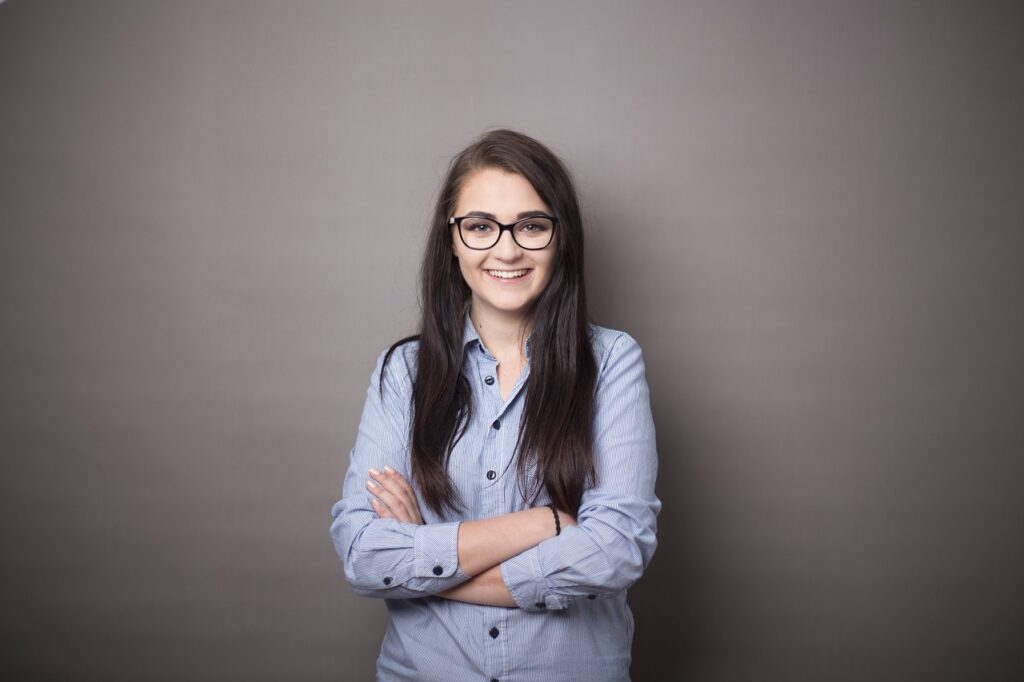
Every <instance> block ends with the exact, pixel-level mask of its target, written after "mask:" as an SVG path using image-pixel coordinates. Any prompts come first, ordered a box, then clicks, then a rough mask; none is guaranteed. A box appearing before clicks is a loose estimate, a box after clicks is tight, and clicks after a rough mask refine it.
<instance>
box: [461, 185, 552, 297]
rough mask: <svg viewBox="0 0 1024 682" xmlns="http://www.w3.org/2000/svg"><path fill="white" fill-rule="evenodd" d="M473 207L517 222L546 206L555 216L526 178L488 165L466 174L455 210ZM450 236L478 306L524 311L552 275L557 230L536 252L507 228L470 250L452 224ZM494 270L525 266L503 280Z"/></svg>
mask: <svg viewBox="0 0 1024 682" xmlns="http://www.w3.org/2000/svg"><path fill="white" fill-rule="evenodd" d="M474 211H484V212H487V213H491V214H493V215H494V217H495V219H496V220H498V221H499V222H501V223H503V224H509V223H513V222H515V221H516V220H518V219H519V214H520V213H523V212H525V211H544V212H545V213H546V214H548V215H554V213H553V212H552V211H551V208H550V207H549V206H548V205H547V204H545V203H544V201H543V200H542V199H541V198H540V196H539V195H538V194H537V192H536V190H534V189H533V185H531V184H530V182H529V181H528V180H527V179H526V178H524V177H523V176H521V175H519V174H517V173H508V172H506V171H503V170H500V169H497V168H484V169H481V170H478V171H476V172H475V173H473V174H471V175H470V176H469V177H468V178H466V182H465V183H464V184H463V187H462V191H461V192H460V193H459V196H458V200H457V201H456V202H455V213H454V215H456V216H464V215H467V214H469V213H473V212H474ZM451 237H452V250H453V252H454V253H455V257H456V258H458V259H459V268H460V269H461V270H462V276H463V277H464V278H465V280H466V284H468V285H469V288H470V289H471V290H472V292H473V309H474V310H478V311H479V310H481V309H482V308H489V309H491V310H492V311H493V312H495V313H499V314H503V315H508V314H525V312H526V311H527V310H528V309H529V306H530V305H531V304H532V303H533V301H534V300H536V298H537V297H538V296H540V294H541V292H542V291H544V287H546V286H547V283H548V281H549V280H550V279H551V268H552V264H553V263H554V257H555V242H556V241H557V239H558V233H557V232H556V233H555V235H554V236H553V237H552V238H551V243H550V244H548V245H547V246H546V247H545V248H543V249H540V250H536V251H535V250H528V249H524V248H521V247H520V246H519V245H518V244H516V243H515V241H514V240H513V239H512V234H511V233H510V232H509V231H508V230H506V231H504V232H503V233H502V235H501V239H500V240H499V241H498V243H497V244H495V245H494V246H493V247H491V248H490V249H487V250H486V251H479V250H476V249H470V248H469V247H467V246H466V245H465V244H463V243H462V239H461V238H460V237H459V230H458V228H457V227H456V226H454V225H453V226H452V232H451ZM495 270H500V271H504V272H514V271H518V270H527V273H526V275H525V276H524V277H521V278H517V279H499V277H497V276H495V275H493V274H491V273H492V272H493V271H495Z"/></svg>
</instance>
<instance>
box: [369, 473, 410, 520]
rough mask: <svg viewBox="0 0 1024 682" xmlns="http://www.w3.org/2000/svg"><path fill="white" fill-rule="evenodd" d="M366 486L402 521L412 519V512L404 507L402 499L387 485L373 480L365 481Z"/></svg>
mask: <svg viewBox="0 0 1024 682" xmlns="http://www.w3.org/2000/svg"><path fill="white" fill-rule="evenodd" d="M366 488H367V490H369V491H370V492H371V493H373V494H374V495H376V496H377V498H378V499H379V500H380V501H381V502H383V503H384V504H386V505H387V507H388V509H390V510H391V511H393V512H395V514H397V515H398V517H399V519H401V520H402V521H410V522H411V521H412V513H411V512H410V511H409V509H408V508H407V507H406V505H405V502H404V500H402V498H401V497H400V496H399V495H396V494H395V493H394V492H392V491H391V490H390V489H388V488H387V487H385V486H383V485H381V484H380V483H375V482H374V481H367V482H366Z"/></svg>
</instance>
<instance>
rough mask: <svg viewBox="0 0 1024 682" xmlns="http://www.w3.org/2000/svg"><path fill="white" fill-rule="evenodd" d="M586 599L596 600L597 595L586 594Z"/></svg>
mask: <svg viewBox="0 0 1024 682" xmlns="http://www.w3.org/2000/svg"><path fill="white" fill-rule="evenodd" d="M587 599H597V595H596V594H588V595H587Z"/></svg>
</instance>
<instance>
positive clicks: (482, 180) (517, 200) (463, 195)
mask: <svg viewBox="0 0 1024 682" xmlns="http://www.w3.org/2000/svg"><path fill="white" fill-rule="evenodd" d="M533 210H537V211H545V212H549V211H550V210H551V209H550V207H549V206H548V205H547V204H546V203H544V200H543V199H541V198H540V195H539V194H537V191H536V190H535V189H534V188H533V185H531V184H530V181H529V180H527V179H526V178H524V177H523V176H522V175H519V174H518V173H509V172H507V171H503V170H501V169H498V168H482V169H480V170H478V171H475V172H473V173H471V174H470V175H469V176H468V177H467V178H466V180H465V182H463V184H462V189H461V190H460V191H459V195H458V198H457V199H456V202H455V215H465V214H466V213H469V212H471V211H486V212H488V213H493V214H494V215H496V216H498V218H499V219H502V220H508V221H511V220H514V219H515V217H516V216H517V215H518V214H519V213H522V212H523V211H533Z"/></svg>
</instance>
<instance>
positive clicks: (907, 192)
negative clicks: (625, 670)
mask: <svg viewBox="0 0 1024 682" xmlns="http://www.w3.org/2000/svg"><path fill="white" fill-rule="evenodd" d="M1021 15H1022V12H1021V11H1020V6H1019V5H1016V4H1015V3H999V2H988V3H968V2H959V3H951V2H874V1H870V2H811V1H800V2H760V1H756V0H748V1H741V2H710V1H709V2H630V3H626V2H622V3H611V2H576V1H574V2H567V1H564V0H563V1H559V2H514V3H513V2H470V1H465V2H393V1H389V2H334V3H313V2H295V3H292V2H288V3H284V2H222V1H221V2H175V3H159V2H107V1H104V2H89V3H78V2H52V1H46V0H38V1H35V2H29V1H28V0H9V1H8V2H5V3H3V4H2V5H0V225H2V231H0V235H2V236H0V302H2V310H3V318H2V319H3V322H2V335H0V452H2V458H0V467H2V468H0V537H3V538H4V548H3V561H2V568H0V571H2V580H0V585H2V587H0V589H2V604H3V608H2V609H0V614H2V615H0V628H2V629H0V635H2V639H3V641H4V649H5V650H6V651H7V653H6V654H5V655H4V657H3V662H2V663H0V675H2V677H3V678H4V679H20V680H51V679H75V680H104V681H106V682H110V681H114V680H275V681H276V680H369V679H372V678H373V669H374V663H375V659H376V656H377V653H378V651H379V647H380V642H381V638H382V635H383V630H384V625H385V618H386V616H385V608H384V604H383V603H382V602H380V601H375V600H370V599H363V598H360V597H357V596H356V595H355V594H354V593H353V592H352V591H351V590H350V589H349V588H348V586H347V584H346V583H345V581H344V576H343V572H342V565H341V562H340V560H339V558H338V557H337V556H336V555H335V553H334V548H333V547H332V544H331V540H330V537H329V533H328V527H329V524H330V514H329V511H330V506H331V504H332V503H333V502H334V501H335V500H336V499H337V498H338V497H339V496H340V492H341V483H342V476H343V474H344V471H345V468H346V467H347V465H348V452H349V449H350V448H351V447H352V445H353V443H354V441H355V434H356V427H357V425H358V420H359V416H360V411H361V409H362V405H363V400H364V398H365V395H366V389H367V385H368V382H369V378H370V372H371V370H372V368H373V362H374V360H375V358H376V355H377V353H379V352H380V351H381V350H382V349H383V348H385V347H386V346H387V345H388V344H390V343H391V342H392V341H394V340H396V339H397V338H399V337H401V336H404V335H406V334H410V333H414V332H415V329H414V326H413V325H414V322H415V319H416V315H417V304H416V286H417V281H416V271H417V269H418V267H419V257H420V253H421V249H422V246H423V243H424V238H425V229H426V226H427V219H428V215H429V213H430V210H431V208H432V204H433V201H434V197H435V192H436V191H437V189H438V187H439V185H440V182H441V180H442V177H443V174H444V171H445V168H446V164H447V162H448V160H449V159H450V158H451V156H452V155H453V154H455V153H456V152H457V151H458V150H460V149H461V148H462V147H463V146H465V145H466V144H467V143H468V142H469V141H470V140H471V139H472V138H473V137H475V136H476V135H478V134H480V133H481V132H483V131H484V130H485V129H487V128H492V127H499V126H508V127H513V128H515V129H518V130H521V131H523V132H526V133H527V134H529V135H532V136H535V137H537V138H538V139H540V140H541V141H542V142H544V143H546V144H548V145H549V146H551V147H552V149H553V150H554V151H555V152H556V153H558V154H560V155H562V156H563V157H564V158H565V159H566V160H567V161H568V163H569V165H570V167H571V169H572V171H573V173H574V175H575V178H576V181H577V183H578V189H579V192H580V198H581V201H582V205H583V210H584V215H585V219H586V229H587V230H588V233H587V240H588V241H587V258H588V270H587V272H588V286H589V293H590V300H591V303H592V313H593V315H594V319H595V321H596V322H597V323H598V324H602V325H604V326H609V327H613V328H616V329H623V330H626V331H628V332H629V333H630V334H632V335H633V336H634V337H635V338H637V340H638V341H639V342H640V344H641V346H642V347H643V349H644V359H645V361H646V363H647V377H648V382H649V384H650V387H651V396H652V404H653V411H654V418H655V424H656V427H657V438H658V449H659V455H660V474H659V480H658V486H657V492H658V495H659V497H660V498H661V499H662V500H663V503H664V508H663V511H662V513H661V516H660V517H659V548H658V550H657V553H656V554H655V556H654V560H653V562H652V564H651V566H650V569H649V571H648V572H647V574H646V575H644V577H643V578H642V579H641V580H640V581H639V582H638V583H637V584H636V585H635V586H634V588H633V589H631V590H630V594H629V600H630V604H631V605H632V607H633V609H634V612H635V614H636V618H637V627H636V638H635V641H634V647H633V655H634V661H633V672H632V675H633V679H634V680H638V681H646V680H677V679H678V680H693V681H700V682H717V681H723V682H746V681H750V682H754V681H757V682H764V681H772V680H778V681H787V682H793V681H800V680H807V681H811V680H815V681H817V680H829V681H844V680H933V681H934V680H983V679H984V680H995V679H1014V678H1016V679H1021V678H1022V675H1024V659H1022V658H1021V656H1020V645H1021V642H1022V640H1024V595H1022V589H1021V580H1020V576H1021V575H1024V535H1022V532H1021V519H1022V517H1024V509H1022V503H1021V499H1020V498H1021V492H1020V489H1021V482H1022V479H1024V464H1022V460H1021V453H1022V452H1024V426H1022V418H1021V417H1022V407H1024V401H1022V398H1021V379H1022V376H1024V372H1022V369H1024V357H1022V350H1021V349H1022V348H1024V327H1022V320H1021V312H1020V310H1021V303H1020V299H1021V290H1022V284H1024V281H1022V280H1024V276H1022V272H1021V254H1022V250H1024V248H1022V247H1024V239H1022V234H1021V230H1022V228H1024V220H1022V218H1024V200H1022V193H1021V187H1022V180H1024V133H1022V126H1021V121H1022V120H1024V106H1022V85H1024V77H1022V69H1021V66H1020V65H1021V64H1024V28H1022V27H1024V21H1021V18H1022V16H1021Z"/></svg>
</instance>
